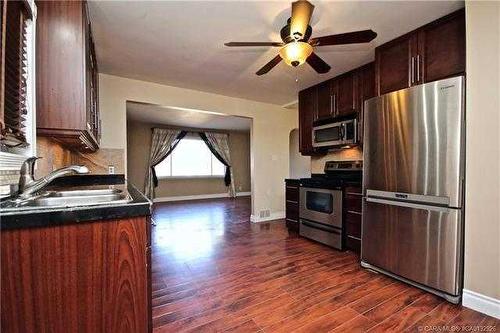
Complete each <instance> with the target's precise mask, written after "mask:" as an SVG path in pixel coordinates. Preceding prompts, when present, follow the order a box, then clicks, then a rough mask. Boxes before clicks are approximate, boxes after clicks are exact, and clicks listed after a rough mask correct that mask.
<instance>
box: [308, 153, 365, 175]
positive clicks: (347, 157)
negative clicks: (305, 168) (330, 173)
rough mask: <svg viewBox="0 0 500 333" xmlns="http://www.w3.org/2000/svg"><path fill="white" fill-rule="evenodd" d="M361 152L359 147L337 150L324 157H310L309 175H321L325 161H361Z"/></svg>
mask: <svg viewBox="0 0 500 333" xmlns="http://www.w3.org/2000/svg"><path fill="white" fill-rule="evenodd" d="M362 159H363V151H362V150H361V147H354V148H349V149H339V150H335V151H331V152H328V153H327V154H326V155H321V156H312V157H311V173H323V171H324V168H325V162H326V161H332V160H334V161H354V160H362Z"/></svg>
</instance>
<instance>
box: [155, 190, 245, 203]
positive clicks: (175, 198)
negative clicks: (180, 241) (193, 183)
mask: <svg viewBox="0 0 500 333" xmlns="http://www.w3.org/2000/svg"><path fill="white" fill-rule="evenodd" d="M251 194H252V193H251V192H238V193H236V196H237V197H246V196H249V195H251ZM216 198H229V194H228V193H214V194H197V195H185V196H173V197H160V198H154V200H153V202H171V201H188V200H202V199H216Z"/></svg>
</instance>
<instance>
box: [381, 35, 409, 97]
mask: <svg viewBox="0 0 500 333" xmlns="http://www.w3.org/2000/svg"><path fill="white" fill-rule="evenodd" d="M415 43H416V40H415V39H414V38H412V36H404V37H401V38H399V39H397V40H395V41H392V42H389V43H388V44H384V45H382V46H379V47H378V48H377V49H376V51H375V66H376V72H377V92H378V94H379V95H383V94H385V93H388V92H391V91H396V90H399V89H404V88H408V87H409V86H410V85H411V69H410V62H411V56H412V52H413V50H412V44H415Z"/></svg>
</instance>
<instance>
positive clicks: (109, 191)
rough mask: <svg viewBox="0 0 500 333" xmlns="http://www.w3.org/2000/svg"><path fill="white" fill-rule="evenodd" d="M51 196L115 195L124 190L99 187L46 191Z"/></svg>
mask: <svg viewBox="0 0 500 333" xmlns="http://www.w3.org/2000/svg"><path fill="white" fill-rule="evenodd" d="M45 193H47V194H48V195H49V196H51V197H87V196H99V195H114V194H121V193H122V190H119V189H115V188H112V189H99V190H70V191H57V192H55V191H54V192H45Z"/></svg>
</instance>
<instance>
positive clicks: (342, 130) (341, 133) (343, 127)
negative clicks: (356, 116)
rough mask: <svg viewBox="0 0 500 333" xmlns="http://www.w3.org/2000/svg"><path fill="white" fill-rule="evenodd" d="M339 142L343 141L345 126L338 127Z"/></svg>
mask: <svg viewBox="0 0 500 333" xmlns="http://www.w3.org/2000/svg"><path fill="white" fill-rule="evenodd" d="M340 140H341V141H345V124H341V125H340Z"/></svg>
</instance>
